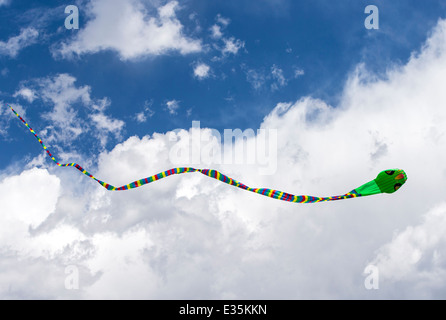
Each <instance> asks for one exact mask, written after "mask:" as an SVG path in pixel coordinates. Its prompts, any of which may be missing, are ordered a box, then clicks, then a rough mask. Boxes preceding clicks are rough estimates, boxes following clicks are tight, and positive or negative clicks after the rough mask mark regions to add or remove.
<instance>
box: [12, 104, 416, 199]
mask: <svg viewBox="0 0 446 320" xmlns="http://www.w3.org/2000/svg"><path fill="white" fill-rule="evenodd" d="M9 107H10V108H11V110H12V112H14V114H15V115H16V116H17V117H18V118H19V119H20V120H21V121H22V122H23V124H24V125H25V126H26V127H27V128H28V129H29V131H31V133H32V134H33V135H34V137H35V138H36V139H37V140H38V141H39V143H40V144H41V145H42V147H43V149H44V150H45V151H46V153H47V154H48V156H49V157H50V158H51V160H53V161H54V162H55V163H56V165H58V166H59V167H75V168H76V169H77V170H79V171H80V172H82V173H83V174H85V175H86V176H88V177H90V178H91V179H93V180H95V181H97V182H98V183H99V184H100V185H101V186H103V187H104V188H106V189H107V190H110V191H124V190H130V189H135V188H138V187H141V186H143V185H145V184H148V183H151V182H154V181H157V180H160V179H163V178H166V177H168V176H171V175H174V174H182V173H187V172H200V173H202V174H204V175H206V176H208V177H211V178H214V179H216V180H219V181H221V182H224V183H227V184H229V185H231V186H234V187H238V188H240V189H244V190H247V191H251V192H255V193H257V194H261V195H263V196H266V197H270V198H273V199H278V200H283V201H288V202H296V203H316V202H324V201H335V200H342V199H349V198H356V197H361V196H368V195H372V194H378V193H393V192H395V191H396V190H398V189H399V188H400V187H401V186H402V185H403V184H404V183H405V182H406V180H407V176H406V173H405V172H404V171H403V170H401V169H391V170H385V171H382V172H380V173H379V174H378V176H377V178H376V179H374V180H372V181H369V182H367V183H365V184H363V185H362V186H360V187H358V188H356V189H353V190H352V191H350V192H347V193H346V194H343V195H339V196H332V197H314V196H307V195H298V196H297V195H293V194H290V193H286V192H283V191H278V190H273V189H267V188H251V187H248V186H246V185H244V184H243V183H241V182H239V181H237V180H234V179H232V178H230V177H228V176H226V175H224V174H222V173H221V172H218V171H217V170H212V169H195V168H190V167H180V168H174V169H169V170H166V171H163V172H160V173H158V174H155V175H153V176H150V177H147V178H144V179H140V180H136V181H133V182H131V183H129V184H126V185H123V186H121V187H115V186H112V185H111V184H109V183H106V182H104V181H101V180H99V179H97V178H96V177H94V176H93V175H92V174H91V173H89V172H88V171H87V170H85V169H84V168H82V167H81V166H80V165H78V164H77V163H65V164H61V163H59V162H58V161H57V160H56V158H55V157H54V156H53V155H52V154H51V152H50V151H49V150H48V148H47V147H46V146H45V144H44V143H43V141H42V139H40V137H39V136H38V135H37V133H36V132H35V131H34V130H33V129H32V128H31V127H30V126H29V125H28V123H27V122H26V121H25V120H24V119H23V118H22V117H21V116H20V115H19V114H18V113H17V112H16V111H15V110H14V109H13V108H12V107H11V106H9Z"/></svg>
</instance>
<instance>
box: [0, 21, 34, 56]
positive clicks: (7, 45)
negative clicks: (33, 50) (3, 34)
mask: <svg viewBox="0 0 446 320" xmlns="http://www.w3.org/2000/svg"><path fill="white" fill-rule="evenodd" d="M38 36H39V32H38V31H37V30H36V29H34V28H25V29H22V30H21V31H20V34H19V35H18V36H15V37H11V38H9V39H8V41H6V42H4V41H0V55H5V56H9V57H11V58H15V57H16V56H17V55H18V54H19V52H20V50H22V49H24V48H26V47H28V46H30V45H32V44H34V43H36V42H37V38H38Z"/></svg>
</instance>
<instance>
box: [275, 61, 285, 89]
mask: <svg viewBox="0 0 446 320" xmlns="http://www.w3.org/2000/svg"><path fill="white" fill-rule="evenodd" d="M271 75H272V78H273V80H274V83H273V84H272V85H271V89H272V90H277V89H279V87H284V86H286V84H287V81H286V79H285V77H284V76H283V70H282V69H280V68H279V67H278V66H276V65H275V64H274V65H273V66H272V67H271Z"/></svg>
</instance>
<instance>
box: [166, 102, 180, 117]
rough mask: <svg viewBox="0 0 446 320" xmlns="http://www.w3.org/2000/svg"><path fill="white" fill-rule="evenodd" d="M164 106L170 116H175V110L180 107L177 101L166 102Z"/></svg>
mask: <svg viewBox="0 0 446 320" xmlns="http://www.w3.org/2000/svg"><path fill="white" fill-rule="evenodd" d="M166 106H167V110H168V111H169V113H170V114H177V110H178V108H179V107H180V102H179V101H177V100H170V101H167V102H166Z"/></svg>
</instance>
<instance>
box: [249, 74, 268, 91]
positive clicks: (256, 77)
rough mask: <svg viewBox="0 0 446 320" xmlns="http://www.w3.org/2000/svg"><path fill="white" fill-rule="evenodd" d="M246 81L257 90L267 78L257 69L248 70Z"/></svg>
mask: <svg viewBox="0 0 446 320" xmlns="http://www.w3.org/2000/svg"><path fill="white" fill-rule="evenodd" d="M245 73H246V80H247V81H248V82H249V83H250V84H251V85H252V87H253V88H254V89H256V90H258V89H260V88H261V87H262V86H263V84H264V83H265V81H266V76H265V75H264V74H263V73H262V72H260V71H257V70H255V69H248V70H246V71H245Z"/></svg>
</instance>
